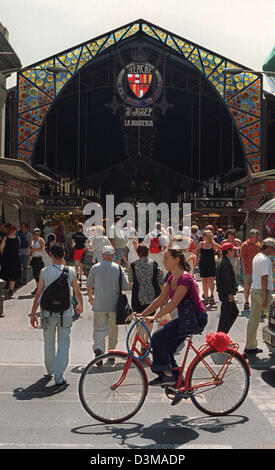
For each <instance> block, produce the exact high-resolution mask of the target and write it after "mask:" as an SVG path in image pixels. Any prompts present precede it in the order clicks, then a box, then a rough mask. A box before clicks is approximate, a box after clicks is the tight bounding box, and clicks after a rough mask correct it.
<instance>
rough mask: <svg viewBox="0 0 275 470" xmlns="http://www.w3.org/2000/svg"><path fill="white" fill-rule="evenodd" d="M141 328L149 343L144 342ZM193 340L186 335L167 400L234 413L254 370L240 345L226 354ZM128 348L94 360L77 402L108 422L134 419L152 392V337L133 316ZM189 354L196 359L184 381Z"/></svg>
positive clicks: (210, 411) (221, 413)
mask: <svg viewBox="0 0 275 470" xmlns="http://www.w3.org/2000/svg"><path fill="white" fill-rule="evenodd" d="M143 328H144V330H145V331H146V333H147V335H148V337H149V341H150V343H149V344H147V343H146V342H145V341H144V339H143V336H144V335H143V334H142V332H141V330H142V329H143ZM192 336H193V335H190V336H188V342H187V347H186V351H185V354H184V357H183V361H182V364H181V366H180V367H177V368H174V374H175V376H176V377H177V379H176V383H175V386H173V387H172V386H163V388H164V389H165V393H166V396H167V397H168V398H169V399H170V400H173V402H172V403H177V402H178V401H180V400H182V399H190V400H191V401H192V402H193V404H194V405H195V406H196V407H197V408H198V409H199V410H200V411H202V412H203V413H206V414H207V415H210V416H224V415H228V414H230V413H233V411H235V410H236V409H237V408H239V406H241V404H242V403H243V402H244V400H245V398H246V396H247V394H248V390H249V385H250V368H249V365H248V363H247V361H246V360H245V359H244V357H243V356H242V355H241V354H240V353H239V352H238V349H239V345H238V344H236V343H235V344H230V346H229V347H227V349H226V350H225V351H224V352H222V353H219V352H217V350H216V349H215V348H213V347H210V346H209V345H208V344H203V345H202V346H200V347H199V348H198V349H196V347H195V346H194V344H193V341H192ZM126 345H127V350H128V352H124V351H109V352H108V353H107V354H103V355H101V356H98V357H96V358H95V359H94V360H92V361H91V362H90V363H89V364H88V365H87V366H86V367H85V369H84V370H83V372H82V374H81V377H80V381H79V397H80V401H81V403H82V405H83V407H84V408H85V410H86V411H87V412H88V413H89V415H91V416H92V417H93V418H95V419H96V420H98V421H101V422H104V423H121V422H123V421H126V420H128V419H130V418H131V417H132V416H134V415H135V414H136V413H137V412H138V411H139V410H140V408H141V407H142V405H143V403H144V401H145V398H146V396H147V393H148V388H149V387H148V376H147V373H146V369H145V367H144V366H145V365H147V366H149V367H150V366H151V360H150V359H149V357H148V355H149V353H150V348H151V336H150V332H149V330H148V328H147V326H146V325H145V323H144V322H143V320H142V318H140V317H135V322H134V324H133V325H132V327H131V328H130V330H129V333H128V335H127V339H126ZM141 350H142V351H143V352H141ZM191 350H192V351H193V352H194V353H195V357H194V359H193V360H192V361H191V362H190V364H189V366H188V367H187V371H186V374H185V376H184V370H185V367H186V363H187V358H188V355H189V352H190V351H191ZM144 351H145V352H144Z"/></svg>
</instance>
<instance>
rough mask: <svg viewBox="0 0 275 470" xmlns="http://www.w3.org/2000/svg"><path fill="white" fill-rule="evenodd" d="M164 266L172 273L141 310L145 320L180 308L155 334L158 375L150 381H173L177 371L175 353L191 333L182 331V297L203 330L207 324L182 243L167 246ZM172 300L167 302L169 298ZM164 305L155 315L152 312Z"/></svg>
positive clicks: (157, 382)
mask: <svg viewBox="0 0 275 470" xmlns="http://www.w3.org/2000/svg"><path fill="white" fill-rule="evenodd" d="M163 262H164V265H165V268H166V269H167V270H168V271H170V272H171V273H172V274H171V276H169V278H168V281H167V284H166V286H165V287H164V289H163V290H162V292H161V294H160V295H159V296H158V297H157V298H156V299H155V300H154V301H153V302H152V303H151V304H150V305H149V306H148V307H147V308H146V309H145V310H144V311H143V312H142V313H141V314H138V315H137V316H142V317H144V319H145V322H146V323H147V322H150V321H152V320H159V319H160V318H161V317H163V316H165V315H167V313H170V312H172V310H174V309H175V308H177V309H178V315H179V316H178V318H176V319H174V320H171V321H170V322H169V323H166V324H165V325H164V326H163V327H162V328H159V329H158V330H157V331H156V332H155V333H154V334H153V336H152V354H153V363H152V368H151V369H152V372H154V373H156V374H158V377H157V378H156V379H154V380H152V381H151V382H149V385H173V384H174V383H175V380H176V375H175V373H174V371H172V369H173V368H174V367H177V363H176V361H175V358H174V354H175V352H176V350H177V348H178V346H179V345H180V344H181V343H182V342H183V341H184V339H185V338H186V337H187V336H188V334H190V332H189V333H186V332H184V331H180V315H181V305H182V303H183V301H185V300H188V301H191V302H192V304H193V308H194V311H195V314H196V319H197V324H198V326H199V329H200V330H201V331H202V330H203V329H204V327H205V326H206V324H207V313H206V309H205V307H204V305H203V303H202V301H201V300H200V298H199V290H198V287H197V285H196V283H195V281H194V279H193V278H192V276H191V275H190V274H189V270H190V268H189V265H188V263H187V261H186V259H185V256H184V254H183V252H182V251H181V249H180V248H179V247H176V246H173V247H172V248H168V249H167V250H166V251H165V253H164V255H163ZM169 298H170V299H171V300H170V302H168V303H166V302H167V300H168V299H169ZM159 307H161V309H160V310H159V311H158V312H157V313H155V314H154V315H152V313H153V312H156V310H157V309H158V308H159Z"/></svg>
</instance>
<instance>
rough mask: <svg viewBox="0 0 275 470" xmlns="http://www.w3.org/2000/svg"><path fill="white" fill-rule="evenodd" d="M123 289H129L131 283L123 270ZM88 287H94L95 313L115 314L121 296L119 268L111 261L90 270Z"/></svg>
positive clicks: (101, 263) (98, 264) (102, 262)
mask: <svg viewBox="0 0 275 470" xmlns="http://www.w3.org/2000/svg"><path fill="white" fill-rule="evenodd" d="M121 274H122V289H123V290H127V289H129V282H128V279H127V277H126V274H125V272H124V269H122V268H121ZM86 285H87V287H92V286H93V287H94V294H95V298H94V304H93V311H94V312H115V311H116V304H117V301H118V296H119V266H118V264H116V263H113V262H111V261H101V262H100V263H97V264H95V265H94V266H93V267H92V269H91V270H90V273H89V276H88V279H87V284H86Z"/></svg>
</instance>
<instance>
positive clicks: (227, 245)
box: [221, 242, 235, 251]
mask: <svg viewBox="0 0 275 470" xmlns="http://www.w3.org/2000/svg"><path fill="white" fill-rule="evenodd" d="M234 248H235V247H234V245H233V244H232V243H229V242H226V243H223V244H222V245H221V249H222V251H225V250H234Z"/></svg>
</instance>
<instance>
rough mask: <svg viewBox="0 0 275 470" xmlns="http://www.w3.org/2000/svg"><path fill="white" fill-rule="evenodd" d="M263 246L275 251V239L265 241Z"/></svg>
mask: <svg viewBox="0 0 275 470" xmlns="http://www.w3.org/2000/svg"><path fill="white" fill-rule="evenodd" d="M263 245H264V246H271V247H272V248H274V249H275V239H274V238H271V237H270V238H266V239H265V240H263Z"/></svg>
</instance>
